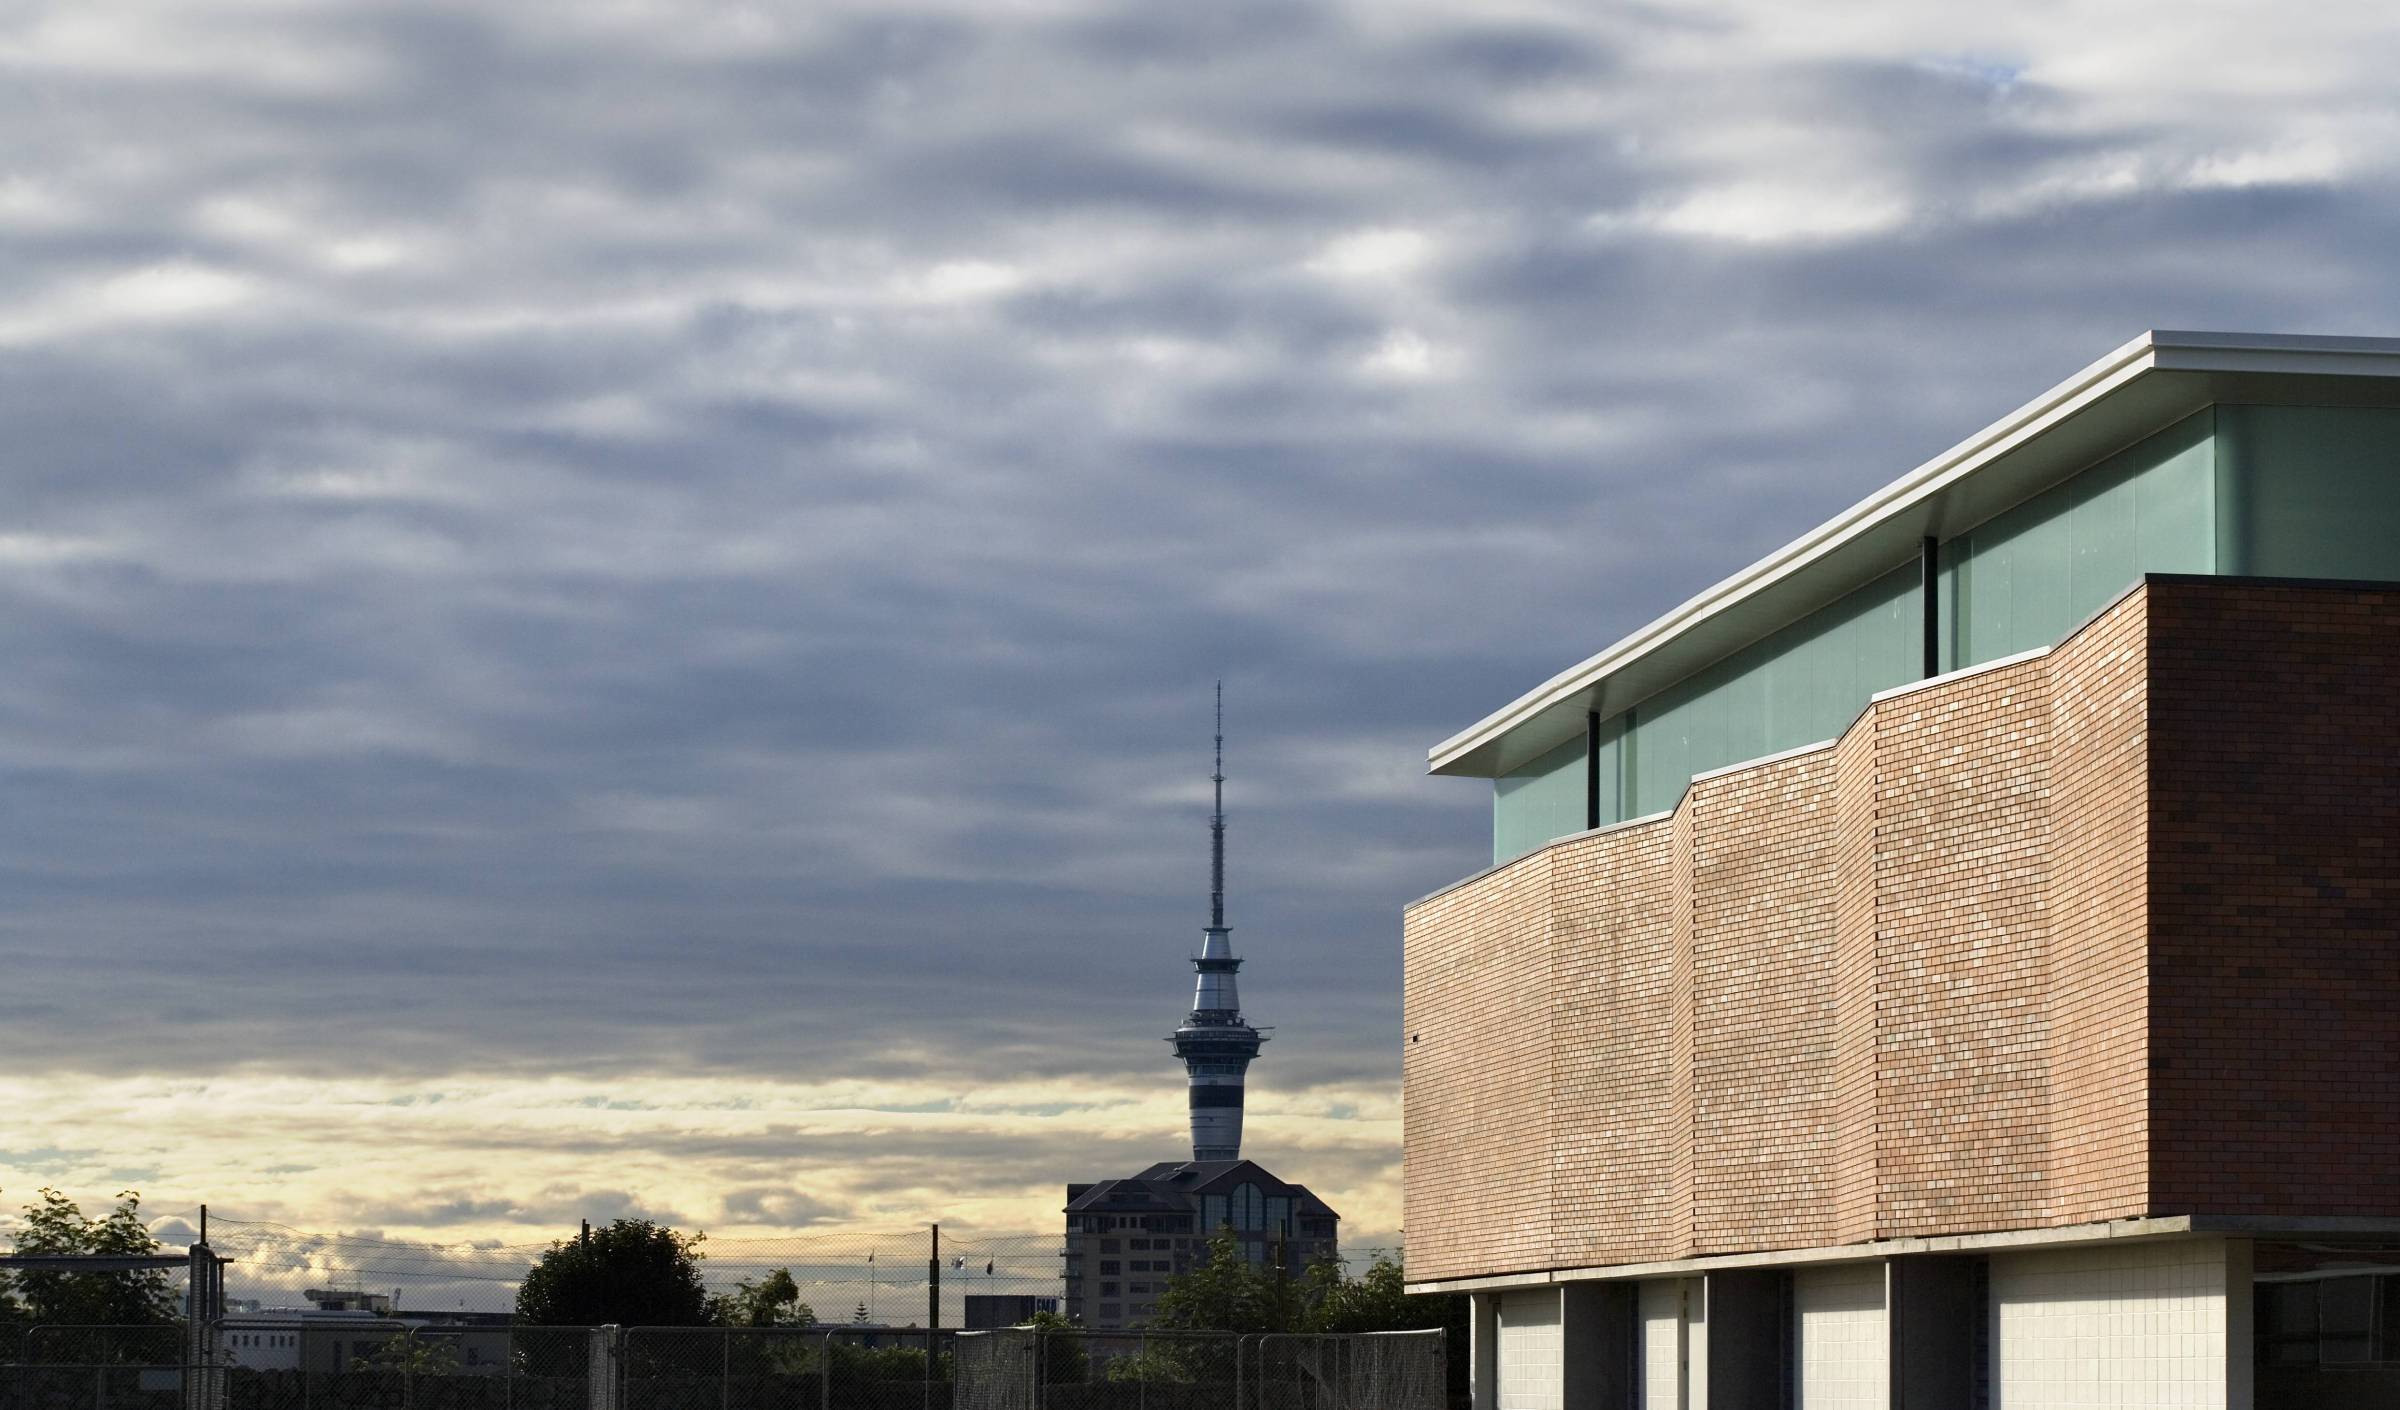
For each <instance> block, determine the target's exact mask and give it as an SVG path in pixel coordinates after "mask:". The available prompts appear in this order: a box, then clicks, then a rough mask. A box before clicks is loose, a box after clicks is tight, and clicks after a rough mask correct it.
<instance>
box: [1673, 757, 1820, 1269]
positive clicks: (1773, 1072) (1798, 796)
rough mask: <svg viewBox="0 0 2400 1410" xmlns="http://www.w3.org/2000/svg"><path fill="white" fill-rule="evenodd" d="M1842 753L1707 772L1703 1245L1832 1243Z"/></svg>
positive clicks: (1697, 964) (1690, 827)
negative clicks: (1837, 765)
mask: <svg viewBox="0 0 2400 1410" xmlns="http://www.w3.org/2000/svg"><path fill="white" fill-rule="evenodd" d="M1833 775H1834V758H1833V751H1831V750H1820V751H1818V752H1816V753H1813V754H1806V755H1802V756H1800V757H1797V758H1790V759H1784V760H1780V761H1778V762H1776V763H1771V764H1764V765H1760V766H1758V767H1756V768H1748V769H1742V770H1739V771H1737V772H1734V773H1727V774H1718V775H1715V776H1713V777H1710V778H1705V779H1702V780H1701V781H1699V782H1698V783H1695V784H1694V785H1693V786H1692V791H1691V794H1690V796H1689V797H1688V798H1687V799H1686V800H1685V804H1684V807H1683V808H1682V809H1681V810H1680V811H1679V814H1678V816H1677V818H1676V821H1675V826H1676V829H1677V830H1678V832H1686V833H1689V834H1690V836H1691V839H1692V841H1691V851H1692V900H1691V914H1692V927H1691V928H1692V942H1691V953H1692V994H1691V1007H1692V1058H1691V1062H1692V1108H1693V1117H1692V1169H1693V1176H1692V1246H1693V1248H1694V1249H1695V1250H1697V1251H1700V1252H1719V1251H1724V1250H1730V1249H1739V1248H1745V1247H1753V1246H1755V1245H1756V1242H1757V1241H1758V1240H1759V1239H1760V1238H1761V1237H1762V1236H1763V1237H1766V1238H1769V1239H1771V1240H1773V1241H1774V1242H1776V1243H1778V1244H1785V1245H1798V1244H1815V1243H1824V1242H1827V1241H1829V1239H1830V1237H1831V1235H1832V1232H1833V1189H1834V1173H1835V1162H1834V1151H1833V1132H1834V1123H1833V1114H1834V1024H1833V978H1834V969H1833V941H1834V925H1833V912H1834V894H1835V887H1834V881H1835V876H1834V866H1833V859H1834V851H1835V844H1836V837H1835V829H1834V820H1835V813H1834V809H1833V808H1832V807H1831V806H1829V804H1830V802H1831V799H1830V796H1829V795H1830V793H1831V791H1832V790H1831V785H1832V782H1833Z"/></svg>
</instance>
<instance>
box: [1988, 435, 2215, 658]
mask: <svg viewBox="0 0 2400 1410" xmlns="http://www.w3.org/2000/svg"><path fill="white" fill-rule="evenodd" d="M2214 424H2215V418H2214V417H2213V416H2212V414H2211V413H2209V412H2205V411H2204V412H2200V413H2198V414H2196V415H2193V416H2190V417H2186V418H2185V419H2184V420H2182V421H2180V422H2178V423H2176V424H2175V425H2174V426H2171V427H2169V428H2168V429H2166V430H2164V431H2161V432H2159V433H2158V434H2157V435H2155V436H2152V437H2150V438H2149V439H2147V440H2145V441H2143V442H2141V443H2140V444H2138V445H2135V446H2133V447H2132V448H2130V449H2128V450H2125V451H2123V452H2120V453H2119V454H2117V455H2114V456H2111V457H2110V458H2108V459H2107V460H2104V461H2102V462H2101V463H2099V464H2098V465H2095V466H2093V467H2092V468H2091V469H2089V470H2086V471H2085V472H2083V473H2082V474H2080V475H2078V476H2076V477H2075V478H2074V479H2072V480H2069V481H2067V482H2066V483H2064V484H2061V485H2057V486H2055V487H2053V488H2051V489H2049V490H2046V491H2044V492H2043V493H2041V494H2039V495H2036V496H2035V497H2034V498H2032V499H2030V500H2027V501H2026V502H2025V503H2023V504H2020V505H2018V506H2017V507H2015V508H2014V509H2011V510H2008V511H2007V512H2006V513H2003V514H1999V515H1996V516H1994V517H1993V518H1991V519H1989V520H1987V521H1985V522H1984V523H1982V524H1979V525H1977V526H1976V527H1975V528H1973V529H1971V530H1969V531H1968V532H1966V533H1963V534H1960V535H1959V536H1958V537H1956V538H1954V539H1952V540H1950V541H1949V542H1948V543H1945V544H1944V545H1942V557H1943V559H1944V578H1945V581H1946V584H1947V586H1948V590H1949V593H1950V602H1949V603H1948V608H1949V612H1948V615H1949V617H1950V620H1951V622H1952V623H1953V630H1952V636H1951V641H1950V643H1949V650H1948V651H1947V653H1946V654H1945V662H1944V664H1945V665H1946V666H1948V667H1950V668H1952V669H1956V668H1958V667H1961V666H1972V665H1976V664H1978V663H1980V662H1984V661H1992V660H1997V659H1998V658H2000V657H2002V656H2009V655H2013V654H2015V653H2016V652H2019V651H2030V650H2032V649H2033V648H2035V647H2039V646H2048V645H2051V644H2052V643H2054V642H2056V641H2057V640H2058V639H2059V638H2061V637H2063V636H2065V635H2066V634H2067V633H2068V632H2069V631H2072V630H2073V629H2074V628H2075V627H2076V626H2077V625H2078V624H2080V623H2081V622H2082V621H2083V620H2084V619H2085V618H2087V617H2089V616H2090V615H2091V614H2092V613H2094V612H2097V611H2099V610H2100V609H2101V608H2102V607H2105V606H2107V605H2108V603H2109V602H2110V600H2112V599H2113V598H2115V597H2116V596H2117V595H2118V594H2119V593H2121V592H2123V591H2124V590H2125V589H2126V588H2128V587H2130V586H2132V584H2133V582H2134V580H2135V579H2137V578H2139V577H2140V576H2141V575H2142V574H2144V573H2205V572H2210V571H2213V569H2214V565H2215V563H2216V561H2217V543H2216V535H2217V529H2216V518H2215V511H2216V500H2217V491H2216V478H2217V477H2216V443H2215V440H2214V438H2213V436H2212V434H2211V432H2212V428H2213V426H2214Z"/></svg>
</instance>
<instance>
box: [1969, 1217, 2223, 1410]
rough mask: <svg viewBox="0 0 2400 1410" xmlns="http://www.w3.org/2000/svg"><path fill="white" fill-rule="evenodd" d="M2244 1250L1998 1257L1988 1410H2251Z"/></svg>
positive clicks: (2174, 1245) (2159, 1246)
mask: <svg viewBox="0 0 2400 1410" xmlns="http://www.w3.org/2000/svg"><path fill="white" fill-rule="evenodd" d="M2240 1251H2241V1246H2239V1245H2228V1244H2226V1243H2225V1242H2223V1241H2221V1240H2214V1239H2202V1240H2185V1241H2181V1242H2163V1243H2136V1244H2115V1245H2103V1246H2100V1247H2097V1248H2076V1249H2057V1250H2046V1251H2040V1252H2029V1253H2009V1254H1996V1255H1994V1256H1993V1258H1992V1262H1991V1300H1992V1308H1991V1318H1992V1347H1993V1358H1992V1363H1993V1364H1992V1386H1991V1404H1992V1406H1993V1410H2037V1408H2038V1410H2083V1408H2084V1407H2101V1406H2106V1407H2111V1410H2145V1407H2159V1410H2165V1407H2181V1408H2182V1410H2249V1351H2250V1346H2249V1336H2248V1323H2247V1319H2246V1317H2245V1316H2243V1315H2242V1310H2243V1309H2246V1308H2247V1306H2248V1304H2249V1297H2250V1278H2249V1266H2248V1263H2247V1261H2246V1260H2245V1259H2243V1258H2242V1257H2240V1256H2239V1255H2240ZM2229 1287H2230V1288H2231V1289H2232V1290H2233V1292H2232V1296H2230V1297H2229V1296H2228V1288H2229Z"/></svg>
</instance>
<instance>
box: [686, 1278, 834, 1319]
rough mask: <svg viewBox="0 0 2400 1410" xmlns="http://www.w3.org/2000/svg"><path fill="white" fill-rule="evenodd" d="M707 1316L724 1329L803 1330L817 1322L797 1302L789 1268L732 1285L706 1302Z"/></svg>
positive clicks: (807, 1308) (810, 1311)
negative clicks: (708, 1303)
mask: <svg viewBox="0 0 2400 1410" xmlns="http://www.w3.org/2000/svg"><path fill="white" fill-rule="evenodd" d="M710 1314H711V1317H712V1319H713V1320H714V1321H715V1322H716V1323H717V1324H718V1325H719V1326H724V1327H806V1326H812V1325H814V1324H815V1322H816V1320H817V1313H816V1309H815V1308H813V1307H810V1306H809V1305H808V1304H807V1303H805V1302H802V1301H801V1300H800V1285H799V1284H798V1283H796V1282H793V1281H792V1270H791V1269H789V1268H778V1269H776V1270H775V1271H774V1272H772V1273H769V1274H768V1275H767V1276H765V1277H764V1278H761V1279H759V1280H758V1281H756V1282H752V1281H751V1280H750V1279H748V1278H744V1279H742V1280H741V1281H740V1282H738V1283H735V1284H734V1285H733V1291H732V1292H729V1293H719V1294H717V1295H716V1296H715V1297H714V1298H711V1299H710Z"/></svg>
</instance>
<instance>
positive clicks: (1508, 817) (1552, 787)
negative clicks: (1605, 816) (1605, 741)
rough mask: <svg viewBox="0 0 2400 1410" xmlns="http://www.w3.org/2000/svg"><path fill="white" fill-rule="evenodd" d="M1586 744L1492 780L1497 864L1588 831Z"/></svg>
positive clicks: (1572, 743) (1575, 743) (1573, 742)
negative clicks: (1585, 829) (1584, 760)
mask: <svg viewBox="0 0 2400 1410" xmlns="http://www.w3.org/2000/svg"><path fill="white" fill-rule="evenodd" d="M1583 803H1584V768H1583V741H1582V740H1581V739H1570V740H1568V741H1567V742H1566V743H1564V744H1561V745H1560V746H1558V747H1557V748H1556V749H1553V750H1551V751H1550V752H1549V753H1547V754H1544V755H1543V756H1542V757H1540V758H1538V759H1536V760H1534V761H1533V762H1532V763H1530V764H1527V765H1525V766H1524V767H1523V768H1520V769H1518V770H1516V771H1515V772H1514V773H1509V774H1503V775H1501V776H1500V777H1499V778H1496V779H1494V780H1492V861H1493V863H1494V864H1495V865H1496V864H1498V863H1500V862H1505V861H1507V860H1509V859H1510V858H1512V857H1522V856H1524V855H1525V854H1526V853H1527V852H1530V851H1532V850H1533V849H1534V848H1536V847H1539V846H1541V845H1542V844H1543V843H1545V842H1548V841H1550V840H1551V839H1552V838H1555V837H1564V836H1566V835H1567V834H1568V833H1571V832H1581V831H1583V821H1584V810H1583Z"/></svg>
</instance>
